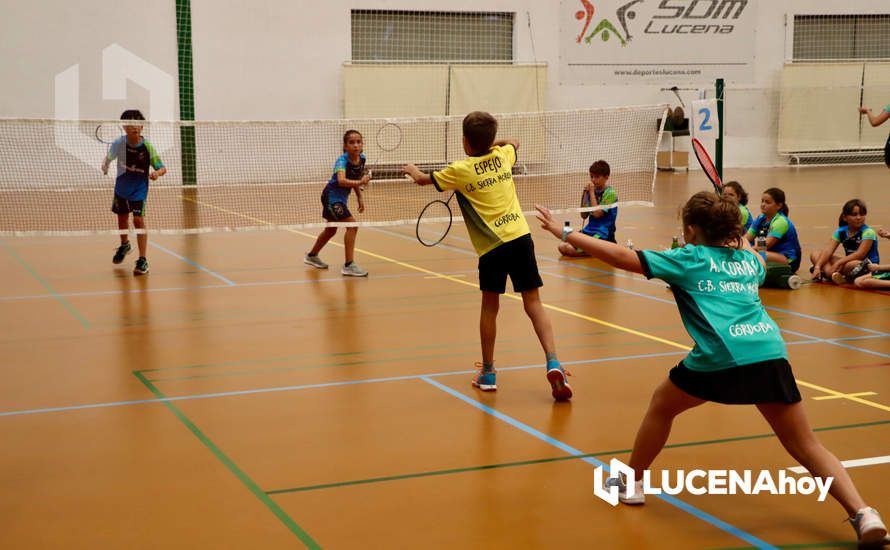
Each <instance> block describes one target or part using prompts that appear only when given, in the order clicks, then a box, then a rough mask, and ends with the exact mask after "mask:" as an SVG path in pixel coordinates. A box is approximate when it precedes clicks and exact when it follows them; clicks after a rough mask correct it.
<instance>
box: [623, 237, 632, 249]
mask: <svg viewBox="0 0 890 550" xmlns="http://www.w3.org/2000/svg"><path fill="white" fill-rule="evenodd" d="M624 246H626V247H627V248H629V249H631V250H633V249H634V242H633V241H632V240H630V239H627V242H626V243H624Z"/></svg>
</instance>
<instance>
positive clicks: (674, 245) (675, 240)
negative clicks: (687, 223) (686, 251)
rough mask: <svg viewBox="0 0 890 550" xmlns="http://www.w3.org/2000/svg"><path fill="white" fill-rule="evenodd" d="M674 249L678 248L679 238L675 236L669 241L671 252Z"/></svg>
mask: <svg viewBox="0 0 890 550" xmlns="http://www.w3.org/2000/svg"><path fill="white" fill-rule="evenodd" d="M675 248H680V237H678V236H676V235H674V237H673V238H672V239H671V250H673V249H675Z"/></svg>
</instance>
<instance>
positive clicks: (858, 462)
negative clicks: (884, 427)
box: [787, 455, 890, 474]
mask: <svg viewBox="0 0 890 550" xmlns="http://www.w3.org/2000/svg"><path fill="white" fill-rule="evenodd" d="M887 463H890V455H888V456H874V457H872V458H857V459H854V460H842V461H841V464H843V466H844V468H858V467H859V466H874V465H875V464H887ZM787 469H788V470H791V471H792V472H794V473H795V474H805V473H807V469H806V468H804V467H803V466H794V467H792V468H787Z"/></svg>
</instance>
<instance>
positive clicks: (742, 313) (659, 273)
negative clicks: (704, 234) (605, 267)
mask: <svg viewBox="0 0 890 550" xmlns="http://www.w3.org/2000/svg"><path fill="white" fill-rule="evenodd" d="M637 255H638V256H639V258H640V262H641V263H642V264H643V274H644V275H646V277H647V278H649V279H653V278H657V279H661V280H663V281H665V282H666V283H668V284H670V285H671V290H672V291H673V293H674V297H675V298H676V300H677V307H678V308H679V310H680V318H681V319H682V320H683V325H684V326H685V327H686V332H688V333H689V336H691V337H692V339H693V340H695V346H694V347H693V348H692V351H690V352H689V355H687V356H686V358H685V359H684V360H683V364H684V365H685V366H686V367H687V368H689V369H691V370H695V371H716V370H723V369H728V368H732V367H737V366H740V365H748V364H751V363H758V362H760V361H768V360H770V359H781V358H785V359H787V358H788V354H787V351H786V350H785V342H784V341H783V340H782V336H781V334H780V333H779V327H778V326H777V325H776V322H775V321H773V320H772V319H771V318H770V316H769V315H767V313H766V311H765V310H764V309H763V304H762V303H761V302H760V295H759V294H758V287H759V286H760V285H761V284H762V283H763V279H764V277H765V276H766V271H765V270H764V268H763V265H762V264H761V263H760V262H759V261H757V258H756V257H755V256H754V255H753V254H752V253H751V252H748V251H745V250H736V249H734V248H727V247H720V246H693V245H686V246H684V247H683V248H676V249H673V250H666V251H664V252H656V251H654V250H641V251H639V252H638V253H637Z"/></svg>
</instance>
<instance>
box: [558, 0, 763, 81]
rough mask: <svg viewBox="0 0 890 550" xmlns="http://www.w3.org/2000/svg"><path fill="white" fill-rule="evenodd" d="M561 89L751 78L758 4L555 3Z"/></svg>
mask: <svg viewBox="0 0 890 550" xmlns="http://www.w3.org/2000/svg"><path fill="white" fill-rule="evenodd" d="M559 21H560V35H559V51H560V71H559V74H560V81H561V83H562V84H607V85H615V84H656V83H661V84H668V85H678V84H704V83H710V82H713V81H714V79H716V78H725V79H726V80H728V81H730V82H750V81H751V80H753V77H754V69H753V67H754V46H755V44H756V40H755V39H754V30H755V26H756V23H757V13H756V2H752V1H749V0H661V1H656V0H560V14H559Z"/></svg>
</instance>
